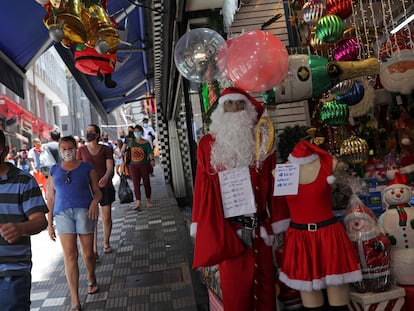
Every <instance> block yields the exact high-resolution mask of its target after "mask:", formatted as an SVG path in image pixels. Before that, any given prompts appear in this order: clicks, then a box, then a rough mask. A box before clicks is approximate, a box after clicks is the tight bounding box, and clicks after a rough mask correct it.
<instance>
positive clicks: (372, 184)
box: [362, 178, 377, 191]
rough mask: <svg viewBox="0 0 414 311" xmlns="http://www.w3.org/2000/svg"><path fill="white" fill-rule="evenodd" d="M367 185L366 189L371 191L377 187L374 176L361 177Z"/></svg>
mask: <svg viewBox="0 0 414 311" xmlns="http://www.w3.org/2000/svg"><path fill="white" fill-rule="evenodd" d="M362 180H363V181H364V182H365V184H366V185H367V189H369V191H371V190H372V189H375V188H377V179H376V178H363V179H362Z"/></svg>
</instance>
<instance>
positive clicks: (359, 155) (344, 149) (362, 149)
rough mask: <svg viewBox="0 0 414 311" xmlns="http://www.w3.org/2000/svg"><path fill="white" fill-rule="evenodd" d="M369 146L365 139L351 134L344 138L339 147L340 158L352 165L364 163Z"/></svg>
mask: <svg viewBox="0 0 414 311" xmlns="http://www.w3.org/2000/svg"><path fill="white" fill-rule="evenodd" d="M368 151H369V147H368V144H367V142H366V140H365V139H363V138H359V137H357V136H355V135H351V136H350V137H349V138H347V139H345V140H344V141H343V142H342V144H341V148H340V152H339V154H340V156H341V158H342V159H343V160H344V161H345V162H347V163H349V164H353V165H359V164H362V165H365V164H366V162H367V160H368Z"/></svg>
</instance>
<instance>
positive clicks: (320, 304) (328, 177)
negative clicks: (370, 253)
mask: <svg viewBox="0 0 414 311" xmlns="http://www.w3.org/2000/svg"><path fill="white" fill-rule="evenodd" d="M288 159H289V162H290V163H292V164H297V165H299V184H298V192H297V194H296V195H286V196H285V199H286V202H287V207H288V209H289V212H290V222H289V227H288V228H287V231H286V236H285V245H284V257H283V263H282V266H281V269H280V275H279V279H280V280H281V281H282V282H283V283H285V284H286V285H287V286H289V287H291V288H293V289H296V290H299V291H300V293H301V297H302V302H303V306H304V309H305V310H327V307H326V306H324V304H325V302H324V295H323V292H322V290H323V289H326V292H327V296H328V302H329V305H330V307H329V308H330V310H348V309H347V305H348V302H349V283H353V282H358V281H361V280H362V274H361V271H360V269H359V267H358V264H357V261H356V254H355V251H354V249H353V246H352V244H351V241H350V240H349V238H348V236H347V234H346V231H345V229H344V227H343V226H342V224H341V223H340V222H338V221H337V218H336V216H335V215H334V214H333V212H332V205H331V188H330V184H332V183H333V182H334V180H335V178H334V176H332V172H333V170H334V168H335V167H336V165H337V161H336V159H334V158H333V157H332V156H331V155H330V154H329V153H328V152H327V151H325V150H323V149H321V148H319V147H317V146H316V145H313V144H311V143H310V142H308V141H306V140H302V141H300V142H299V143H298V144H296V146H295V147H294V149H293V151H292V152H291V153H290V155H289V158H288ZM283 224H286V223H285V222H283V220H280V222H279V223H278V224H276V228H275V231H276V232H279V231H280V229H281V228H277V227H278V226H283Z"/></svg>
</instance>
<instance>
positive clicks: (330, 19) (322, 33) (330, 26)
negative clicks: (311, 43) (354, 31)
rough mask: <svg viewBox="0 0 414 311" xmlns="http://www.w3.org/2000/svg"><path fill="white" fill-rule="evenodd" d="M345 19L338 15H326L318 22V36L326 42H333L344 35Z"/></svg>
mask: <svg viewBox="0 0 414 311" xmlns="http://www.w3.org/2000/svg"><path fill="white" fill-rule="evenodd" d="M344 30H345V23H344V21H343V20H342V19H341V18H340V17H339V16H336V15H326V16H324V17H322V18H321V19H319V21H318V23H317V24H316V36H317V37H318V39H319V40H321V41H322V42H324V43H332V42H335V41H337V40H338V39H339V38H341V37H342V34H343V33H344Z"/></svg>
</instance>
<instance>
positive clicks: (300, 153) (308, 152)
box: [288, 140, 335, 184]
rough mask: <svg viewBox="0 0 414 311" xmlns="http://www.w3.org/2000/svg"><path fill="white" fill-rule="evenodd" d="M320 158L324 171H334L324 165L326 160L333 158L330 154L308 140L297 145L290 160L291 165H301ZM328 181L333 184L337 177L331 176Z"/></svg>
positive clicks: (290, 155)
mask: <svg viewBox="0 0 414 311" xmlns="http://www.w3.org/2000/svg"><path fill="white" fill-rule="evenodd" d="M318 158H321V168H322V169H328V170H329V171H330V170H331V169H332V168H331V167H330V168H327V167H324V165H323V163H324V162H326V161H325V160H326V159H328V158H332V156H331V155H330V153H329V152H327V151H326V150H324V149H322V148H320V147H318V146H316V145H314V144H312V143H310V142H309V141H307V140H301V141H300V142H298V143H297V144H296V145H295V147H294V148H293V150H292V152H291V153H290V154H289V157H288V160H289V161H290V162H291V163H294V164H299V165H300V164H307V163H311V162H313V161H315V160H316V159H318ZM326 181H327V182H328V184H333V183H334V182H335V177H334V176H333V175H329V176H328V177H327V178H326Z"/></svg>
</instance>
